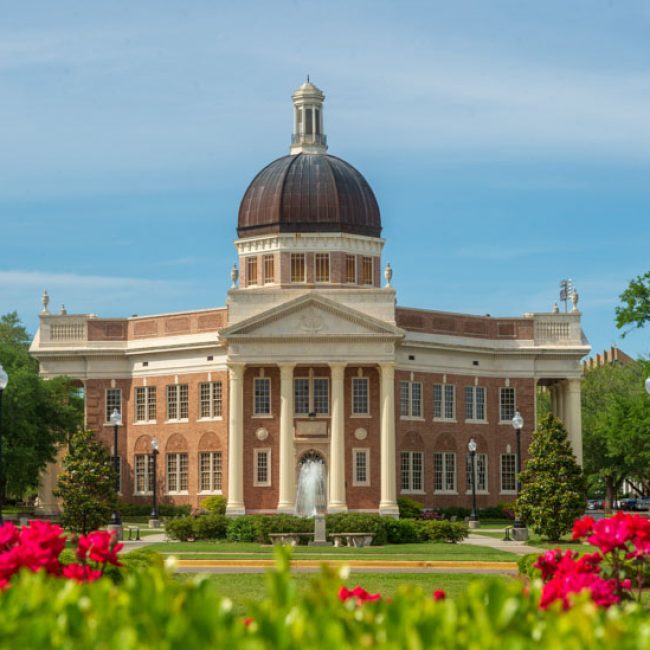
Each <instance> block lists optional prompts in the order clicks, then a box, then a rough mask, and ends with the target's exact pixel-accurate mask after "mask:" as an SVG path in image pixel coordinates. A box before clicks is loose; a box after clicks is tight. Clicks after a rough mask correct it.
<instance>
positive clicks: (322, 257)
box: [314, 253, 332, 284]
mask: <svg viewBox="0 0 650 650" xmlns="http://www.w3.org/2000/svg"><path fill="white" fill-rule="evenodd" d="M321 261H326V265H327V278H326V279H325V280H322V279H320V280H319V273H318V271H319V269H318V265H319V262H321ZM331 261H332V260H331V257H330V254H329V253H315V254H314V283H315V284H329V282H331V277H332V266H331Z"/></svg>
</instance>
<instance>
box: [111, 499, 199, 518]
mask: <svg viewBox="0 0 650 650" xmlns="http://www.w3.org/2000/svg"><path fill="white" fill-rule="evenodd" d="M118 510H119V511H120V514H121V515H122V517H138V518H147V519H148V518H149V515H150V514H151V504H146V503H127V502H126V501H120V502H119V504H118ZM191 512H192V506H190V505H189V504H184V505H182V506H177V505H174V504H173V503H161V504H159V505H158V515H159V516H161V517H183V516H186V515H189V514H190V513H191Z"/></svg>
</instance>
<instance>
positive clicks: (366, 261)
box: [361, 257, 374, 285]
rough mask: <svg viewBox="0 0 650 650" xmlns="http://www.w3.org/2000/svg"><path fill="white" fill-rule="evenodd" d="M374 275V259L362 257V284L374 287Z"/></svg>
mask: <svg viewBox="0 0 650 650" xmlns="http://www.w3.org/2000/svg"><path fill="white" fill-rule="evenodd" d="M372 276H373V273H372V257H362V258H361V284H368V285H372V284H374V282H373V277H372Z"/></svg>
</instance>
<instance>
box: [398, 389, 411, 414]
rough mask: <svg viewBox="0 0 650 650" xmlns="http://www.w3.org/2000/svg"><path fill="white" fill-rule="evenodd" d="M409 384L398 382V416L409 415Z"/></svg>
mask: <svg viewBox="0 0 650 650" xmlns="http://www.w3.org/2000/svg"><path fill="white" fill-rule="evenodd" d="M409 383H410V382H408V381H400V383H399V414H400V415H403V416H405V417H407V416H408V415H410V413H409Z"/></svg>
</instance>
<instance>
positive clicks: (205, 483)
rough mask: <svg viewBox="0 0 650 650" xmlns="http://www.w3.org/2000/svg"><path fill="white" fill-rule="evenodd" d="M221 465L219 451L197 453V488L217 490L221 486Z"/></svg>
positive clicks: (207, 490) (202, 490) (206, 490)
mask: <svg viewBox="0 0 650 650" xmlns="http://www.w3.org/2000/svg"><path fill="white" fill-rule="evenodd" d="M222 484H223V465H222V457H221V452H220V451H202V452H200V453H199V490H200V491H201V492H219V491H221V489H222V487H223V485H222Z"/></svg>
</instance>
